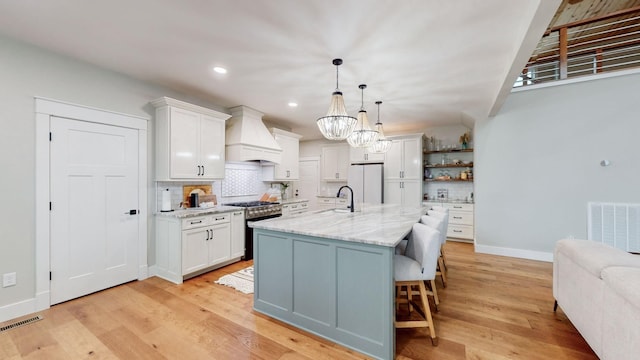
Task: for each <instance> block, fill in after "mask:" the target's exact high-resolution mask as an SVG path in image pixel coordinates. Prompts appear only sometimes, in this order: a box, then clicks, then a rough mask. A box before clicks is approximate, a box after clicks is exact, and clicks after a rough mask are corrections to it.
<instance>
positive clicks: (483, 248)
mask: <svg viewBox="0 0 640 360" xmlns="http://www.w3.org/2000/svg"><path fill="white" fill-rule="evenodd" d="M475 250H476V252H477V253H481V254H491V255H500V256H510V257H516V258H521V259H529V260H538V261H546V262H553V253H547V252H542V251H533V250H523V249H512V248H504V247H497V246H489V245H478V244H475Z"/></svg>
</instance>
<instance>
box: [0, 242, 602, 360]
mask: <svg viewBox="0 0 640 360" xmlns="http://www.w3.org/2000/svg"><path fill="white" fill-rule="evenodd" d="M446 250H447V265H448V270H447V275H448V278H447V287H446V288H442V283H441V282H440V281H439V280H438V281H437V284H438V294H439V296H440V299H441V304H440V307H439V312H437V313H435V314H434V322H435V329H436V334H437V336H438V339H439V345H438V346H437V347H434V346H432V345H431V342H430V341H429V337H428V330H427V329H398V330H397V331H396V353H397V359H416V360H417V359H439V360H447V359H491V360H500V359H597V357H596V356H595V354H594V353H593V352H592V351H591V349H590V348H589V346H588V345H587V344H586V342H585V341H584V340H583V339H582V337H581V336H580V335H579V334H578V332H577V331H576V330H575V328H574V327H573V326H572V325H571V323H570V322H569V320H568V319H567V317H566V316H565V315H564V313H562V310H561V309H559V310H558V311H557V312H556V313H554V312H553V296H552V293H551V281H552V279H551V277H552V265H551V264H550V263H545V262H537V261H529V260H522V259H515V258H508V257H500V256H493V255H483V254H475V253H474V251H473V246H472V245H471V244H465V243H456V242H448V243H447V245H446ZM250 264H251V263H250V262H240V263H236V264H233V265H231V266H228V267H226V268H223V269H219V270H216V271H213V272H210V273H207V274H204V275H201V276H199V277H196V278H193V279H191V280H188V281H186V282H185V283H184V284H183V285H181V286H178V285H174V284H172V283H169V282H166V281H164V280H161V279H158V278H149V279H147V280H145V281H135V282H131V283H128V284H124V285H121V286H118V287H115V288H111V289H107V290H104V291H101V292H98V293H95V294H92V295H89V296H85V297H82V298H80V299H76V300H72V301H69V302H66V303H63V304H59V305H56V306H54V307H52V308H51V309H49V310H46V311H43V312H40V314H42V315H43V316H44V319H43V320H41V321H37V322H34V323H32V324H29V325H26V326H23V327H19V328H15V329H12V330H9V331H6V332H4V333H0V359H85V358H91V359H283V360H288V359H365V358H366V357H365V356H363V355H361V354H359V353H357V352H354V351H352V350H349V349H346V348H344V347H342V346H339V345H336V344H333V343H331V342H329V341H326V340H323V339H321V338H319V337H317V336H314V335H311V334H308V333H305V332H303V331H299V330H297V329H295V328H293V327H291V326H288V325H285V324H282V323H280V322H278V321H276V320H272V319H270V318H268V317H266V316H263V315H260V314H258V313H256V312H254V311H253V310H252V303H253V295H245V294H242V293H240V292H238V291H235V290H233V289H231V288H228V287H225V286H221V285H216V284H213V281H215V280H217V279H218V278H219V277H220V276H222V275H224V274H227V273H231V272H234V271H236V270H239V269H241V268H243V267H246V266H248V265H250ZM25 318H28V317H25ZM11 322H13V321H10V322H5V323H3V324H0V326H3V325H6V324H8V323H11Z"/></svg>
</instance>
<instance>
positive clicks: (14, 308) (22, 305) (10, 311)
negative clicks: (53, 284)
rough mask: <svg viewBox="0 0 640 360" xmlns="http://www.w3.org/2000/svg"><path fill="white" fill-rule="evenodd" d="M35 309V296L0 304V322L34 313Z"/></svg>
mask: <svg viewBox="0 0 640 360" xmlns="http://www.w3.org/2000/svg"><path fill="white" fill-rule="evenodd" d="M36 311H38V310H37V309H36V299H35V298H31V299H27V300H23V301H18V302H16V303H13V304H8V305H4V306H0V322H3V321H7V320H11V319H16V318H19V317H21V316H24V315H27V314H31V313H34V312H36Z"/></svg>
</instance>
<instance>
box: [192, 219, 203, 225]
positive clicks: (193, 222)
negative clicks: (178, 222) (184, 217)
mask: <svg viewBox="0 0 640 360" xmlns="http://www.w3.org/2000/svg"><path fill="white" fill-rule="evenodd" d="M190 223H191V225H193V224H202V220H198V221H190Z"/></svg>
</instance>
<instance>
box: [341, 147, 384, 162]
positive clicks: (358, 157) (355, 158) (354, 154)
mask: <svg viewBox="0 0 640 360" xmlns="http://www.w3.org/2000/svg"><path fill="white" fill-rule="evenodd" d="M349 152H350V155H349V158H350V160H351V163H352V164H367V163H382V162H384V153H382V154H379V153H372V152H369V151H368V150H367V148H351V149H350V150H349Z"/></svg>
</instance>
